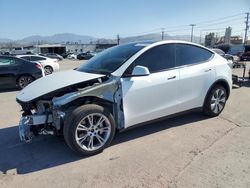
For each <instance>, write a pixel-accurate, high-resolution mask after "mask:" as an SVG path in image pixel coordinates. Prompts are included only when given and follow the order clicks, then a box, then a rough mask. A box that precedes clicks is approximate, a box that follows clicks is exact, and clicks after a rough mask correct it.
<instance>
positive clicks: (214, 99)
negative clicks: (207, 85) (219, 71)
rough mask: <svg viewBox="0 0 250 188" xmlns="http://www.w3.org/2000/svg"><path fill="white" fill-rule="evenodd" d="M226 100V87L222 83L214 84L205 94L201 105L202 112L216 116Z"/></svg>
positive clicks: (209, 115)
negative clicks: (205, 96)
mask: <svg viewBox="0 0 250 188" xmlns="http://www.w3.org/2000/svg"><path fill="white" fill-rule="evenodd" d="M226 100H227V92H226V89H225V88H224V87H223V86H222V85H215V86H214V87H213V88H212V89H211V90H210V92H209V93H208V95H207V98H206V100H205V103H204V106H203V114H204V115H206V116H208V117H215V116H218V115H219V114H220V113H221V112H222V111H223V109H224V107H225V105H226Z"/></svg>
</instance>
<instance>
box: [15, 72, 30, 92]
mask: <svg viewBox="0 0 250 188" xmlns="http://www.w3.org/2000/svg"><path fill="white" fill-rule="evenodd" d="M33 80H34V79H33V77H32V76H28V75H24V76H21V77H20V78H18V80H17V86H18V88H19V89H23V88H25V87H26V86H27V85H29V84H30V83H31V82H33Z"/></svg>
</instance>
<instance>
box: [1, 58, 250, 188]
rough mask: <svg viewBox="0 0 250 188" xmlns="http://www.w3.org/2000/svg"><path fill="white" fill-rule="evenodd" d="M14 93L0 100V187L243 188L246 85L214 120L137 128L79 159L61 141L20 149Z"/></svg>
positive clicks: (248, 136) (247, 174)
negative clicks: (103, 148) (95, 152)
mask: <svg viewBox="0 0 250 188" xmlns="http://www.w3.org/2000/svg"><path fill="white" fill-rule="evenodd" d="M80 63H82V61H69V60H64V61H63V62H60V65H61V69H62V70H67V69H73V68H75V67H77V66H79V65H80ZM249 65H250V63H248V68H249ZM235 71H236V72H237V73H238V74H240V71H241V70H235ZM65 79H66V78H65ZM17 92H18V91H16V90H5V91H1V93H0V111H1V113H0V120H1V121H0V187H18V188H22V187H36V188H39V187H58V188H59V187H60V188H62V187H102V188H104V187H114V188H116V187H183V188H184V187H185V188H187V187H209V188H211V187H232V188H236V187H237V188H238V187H246V188H247V187H248V188H250V160H249V159H250V107H249V104H250V82H245V85H244V86H243V87H241V88H238V87H234V89H233V90H232V93H231V96H230V98H229V100H228V102H227V105H226V108H225V110H224V111H223V113H222V114H221V115H220V116H219V117H216V118H206V117H204V116H202V115H201V114H200V113H191V114H186V115H183V116H180V117H176V118H172V119H168V120H164V121H161V122H158V123H153V124H149V125H146V126H143V127H138V128H135V129H132V130H129V131H127V132H123V133H119V134H118V135H117V136H116V137H115V139H114V141H113V143H112V145H111V146H110V147H109V148H107V149H105V150H104V152H103V153H101V154H98V155H95V156H92V157H86V158H83V157H80V156H78V155H77V154H76V153H74V152H72V151H71V150H70V149H69V148H68V147H67V146H66V144H65V142H64V140H63V138H60V137H50V136H46V137H38V138H37V139H35V140H34V141H33V142H32V143H28V144H25V143H21V142H20V141H19V136H18V126H17V125H18V121H19V118H20V115H21V112H20V110H21V109H20V107H19V106H18V104H17V103H16V102H15V96H16V94H17Z"/></svg>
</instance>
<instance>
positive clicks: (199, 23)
mask: <svg viewBox="0 0 250 188" xmlns="http://www.w3.org/2000/svg"><path fill="white" fill-rule="evenodd" d="M243 14H244V13H239V14H235V15H232V16H227V17H222V18H217V19H213V20H208V21H202V22H198V23H196V24H197V25H201V24H204V23H210V22H215V21H218V20H226V19H228V18H233V17H237V16H239V15H243Z"/></svg>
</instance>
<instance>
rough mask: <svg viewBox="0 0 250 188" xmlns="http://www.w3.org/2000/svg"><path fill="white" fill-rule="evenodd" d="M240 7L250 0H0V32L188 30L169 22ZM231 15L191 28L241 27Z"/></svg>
mask: <svg viewBox="0 0 250 188" xmlns="http://www.w3.org/2000/svg"><path fill="white" fill-rule="evenodd" d="M244 12H250V0H88V1H87V0H0V18H1V29H0V38H10V39H22V38H23V37H26V36H30V35H53V34H56V33H66V32H67V33H75V34H83V35H91V36H95V37H108V38H114V36H115V35H116V34H117V33H120V35H121V36H129V35H133V34H136V33H141V32H145V31H146V32H147V31H148V32H150V31H151V30H152V32H158V30H159V31H160V28H163V27H164V28H166V30H172V32H169V34H171V35H172V34H189V33H190V31H189V30H188V29H189V28H190V27H188V26H183V27H177V28H174V27H173V26H179V25H188V24H190V23H199V22H203V21H209V20H214V19H217V18H222V17H227V16H230V15H236V14H239V13H244ZM231 19H232V20H231V22H230V20H228V22H226V23H223V24H217V25H211V23H210V26H206V25H205V26H203V27H201V26H200V28H199V27H198V24H197V26H196V27H197V28H195V34H196V35H198V36H199V34H200V30H205V29H213V28H221V27H223V28H224V27H226V26H227V25H233V30H235V31H237V32H241V33H242V31H238V30H243V28H244V23H243V21H244V15H243V14H242V15H238V16H235V17H232V18H231ZM208 24H209V23H207V25H208ZM173 30H177V31H173ZM203 32H206V31H203ZM221 32H222V31H221ZM223 32H224V31H223Z"/></svg>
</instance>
